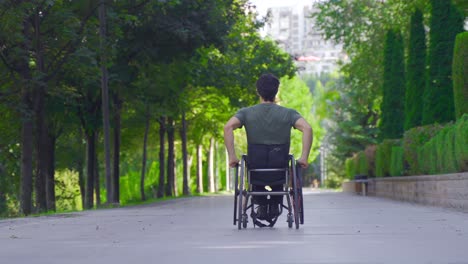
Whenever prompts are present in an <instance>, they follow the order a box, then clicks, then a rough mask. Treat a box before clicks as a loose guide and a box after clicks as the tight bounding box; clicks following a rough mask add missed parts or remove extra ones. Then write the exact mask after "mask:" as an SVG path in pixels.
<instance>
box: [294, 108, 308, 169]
mask: <svg viewBox="0 0 468 264" xmlns="http://www.w3.org/2000/svg"><path fill="white" fill-rule="evenodd" d="M294 127H295V128H296V129H299V130H300V131H301V132H302V155H301V157H300V158H299V159H298V160H297V163H299V164H300V165H301V167H303V168H307V167H308V166H309V162H308V159H309V153H310V148H311V147H312V140H313V139H312V138H313V137H312V135H313V132H312V127H310V125H309V123H307V121H306V120H305V119H304V118H302V117H301V118H299V119H298V120H297V121H296V123H295V124H294Z"/></svg>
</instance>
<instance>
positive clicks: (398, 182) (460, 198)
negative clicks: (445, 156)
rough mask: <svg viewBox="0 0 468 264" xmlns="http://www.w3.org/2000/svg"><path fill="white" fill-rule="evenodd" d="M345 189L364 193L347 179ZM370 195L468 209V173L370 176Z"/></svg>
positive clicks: (368, 189)
mask: <svg viewBox="0 0 468 264" xmlns="http://www.w3.org/2000/svg"><path fill="white" fill-rule="evenodd" d="M343 192H348V193H355V192H361V184H356V183H355V182H353V181H349V182H345V183H343ZM367 195H371V196H377V197H385V198H390V199H394V200H401V201H408V202H414V203H420V204H426V205H433V206H442V207H449V208H454V209H457V210H460V211H464V212H468V172H463V173H454V174H441V175H424V176H404V177H385V178H370V179H369V180H368V183H367Z"/></svg>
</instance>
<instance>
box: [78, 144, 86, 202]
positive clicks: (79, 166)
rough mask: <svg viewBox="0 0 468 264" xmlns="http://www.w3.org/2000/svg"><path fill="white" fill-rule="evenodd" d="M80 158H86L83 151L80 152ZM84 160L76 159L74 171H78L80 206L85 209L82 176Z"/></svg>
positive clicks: (84, 189) (83, 178) (83, 175)
mask: <svg viewBox="0 0 468 264" xmlns="http://www.w3.org/2000/svg"><path fill="white" fill-rule="evenodd" d="M82 153H83V155H82V156H86V155H87V154H85V151H83V152H82ZM83 161H84V160H83V159H82V158H78V161H77V164H76V169H77V170H78V185H79V186H80V196H81V206H82V207H83V208H85V206H86V199H85V197H86V179H85V174H84V162H83Z"/></svg>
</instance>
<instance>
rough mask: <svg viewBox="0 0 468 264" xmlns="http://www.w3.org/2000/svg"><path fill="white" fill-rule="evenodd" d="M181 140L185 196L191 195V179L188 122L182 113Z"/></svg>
mask: <svg viewBox="0 0 468 264" xmlns="http://www.w3.org/2000/svg"><path fill="white" fill-rule="evenodd" d="M180 138H181V139H182V164H183V190H182V191H183V194H184V195H190V188H189V184H190V178H189V166H188V153H187V121H186V120H185V112H182V128H181V130H180Z"/></svg>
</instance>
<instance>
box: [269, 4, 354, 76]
mask: <svg viewBox="0 0 468 264" xmlns="http://www.w3.org/2000/svg"><path fill="white" fill-rule="evenodd" d="M269 10H270V19H269V22H268V23H267V25H266V28H265V32H266V36H267V37H270V38H272V39H273V40H275V41H276V42H277V43H278V45H279V46H280V47H282V48H283V49H284V50H286V52H288V53H289V54H291V56H294V58H295V59H296V65H297V67H298V69H299V72H300V74H301V75H305V74H313V75H320V74H322V73H330V72H332V71H335V70H336V69H337V68H338V62H339V61H340V60H346V59H347V57H346V54H344V52H343V47H342V45H341V44H335V43H333V42H332V41H328V40H325V39H324V37H323V34H322V32H321V31H320V30H319V29H318V28H317V27H316V25H315V19H314V18H311V15H312V14H313V13H315V12H318V9H316V8H314V7H313V6H312V5H309V6H303V7H300V8H295V7H273V8H270V9H269Z"/></svg>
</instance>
